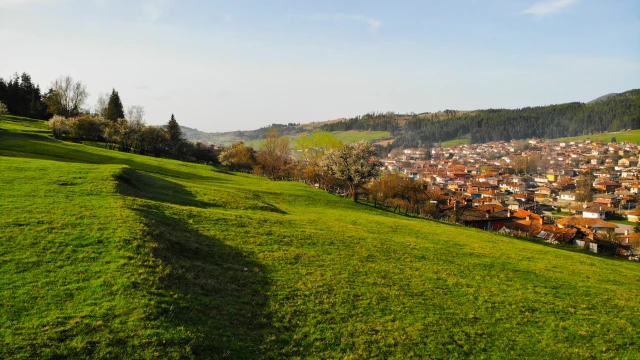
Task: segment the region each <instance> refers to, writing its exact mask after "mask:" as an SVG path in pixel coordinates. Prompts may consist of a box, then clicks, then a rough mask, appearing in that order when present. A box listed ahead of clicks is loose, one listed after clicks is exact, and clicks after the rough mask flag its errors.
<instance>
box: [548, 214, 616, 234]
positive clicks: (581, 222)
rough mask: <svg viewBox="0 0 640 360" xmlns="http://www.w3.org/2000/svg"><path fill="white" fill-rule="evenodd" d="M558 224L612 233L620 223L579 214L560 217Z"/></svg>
mask: <svg viewBox="0 0 640 360" xmlns="http://www.w3.org/2000/svg"><path fill="white" fill-rule="evenodd" d="M556 225H557V226H558V227H560V228H578V229H580V228H585V229H589V230H591V231H593V232H597V233H605V234H607V233H612V232H615V230H616V229H617V228H618V225H616V224H612V223H610V222H607V221H604V220H602V219H592V218H582V217H577V216H571V217H566V218H564V219H558V220H557V221H556Z"/></svg>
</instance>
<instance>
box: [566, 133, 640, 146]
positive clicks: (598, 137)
mask: <svg viewBox="0 0 640 360" xmlns="http://www.w3.org/2000/svg"><path fill="white" fill-rule="evenodd" d="M611 138H616V141H618V142H631V143H635V144H640V130H629V131H618V132H612V133H601V134H592V135H581V136H574V137H566V138H560V139H553V140H554V141H584V140H592V141H604V142H606V143H608V142H610V141H611Z"/></svg>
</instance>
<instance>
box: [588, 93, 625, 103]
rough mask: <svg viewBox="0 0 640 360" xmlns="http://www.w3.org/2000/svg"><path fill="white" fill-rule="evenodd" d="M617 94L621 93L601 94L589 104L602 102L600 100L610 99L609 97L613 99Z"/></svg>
mask: <svg viewBox="0 0 640 360" xmlns="http://www.w3.org/2000/svg"><path fill="white" fill-rule="evenodd" d="M616 95H619V93H611V94H607V95H603V96H600V97H599V98H597V99H594V100H591V101H589V102H588V103H587V104H595V103H597V102H600V101H605V100H609V99H611V98H612V97H614V96H616Z"/></svg>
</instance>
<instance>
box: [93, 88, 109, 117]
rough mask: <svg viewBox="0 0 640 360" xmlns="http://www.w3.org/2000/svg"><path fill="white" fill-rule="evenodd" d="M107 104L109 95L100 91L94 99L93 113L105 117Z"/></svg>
mask: <svg viewBox="0 0 640 360" xmlns="http://www.w3.org/2000/svg"><path fill="white" fill-rule="evenodd" d="M108 106H109V95H108V94H105V93H100V94H99V95H98V101H96V107H95V109H94V110H95V113H96V114H97V115H98V116H100V117H101V118H103V119H106V118H107V107H108Z"/></svg>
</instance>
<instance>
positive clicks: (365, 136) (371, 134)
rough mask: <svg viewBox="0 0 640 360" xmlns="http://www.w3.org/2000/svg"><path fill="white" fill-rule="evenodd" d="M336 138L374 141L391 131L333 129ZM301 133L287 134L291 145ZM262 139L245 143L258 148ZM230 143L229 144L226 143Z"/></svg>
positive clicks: (387, 135)
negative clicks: (295, 134)
mask: <svg viewBox="0 0 640 360" xmlns="http://www.w3.org/2000/svg"><path fill="white" fill-rule="evenodd" d="M331 134H332V135H334V136H335V137H336V138H337V139H338V140H340V141H342V142H343V143H345V144H351V143H354V142H357V141H361V140H364V141H375V140H380V139H386V138H388V137H389V136H391V133H390V132H388V131H356V130H351V131H333V132H331ZM300 136H302V134H301V135H298V136H287V137H288V138H289V141H290V145H291V147H295V145H296V141H297V140H298V138H300ZM263 141H264V140H253V141H247V142H245V145H247V146H252V147H253V148H255V149H259V148H260V146H261V145H262V142H263ZM227 145H230V144H227Z"/></svg>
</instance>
